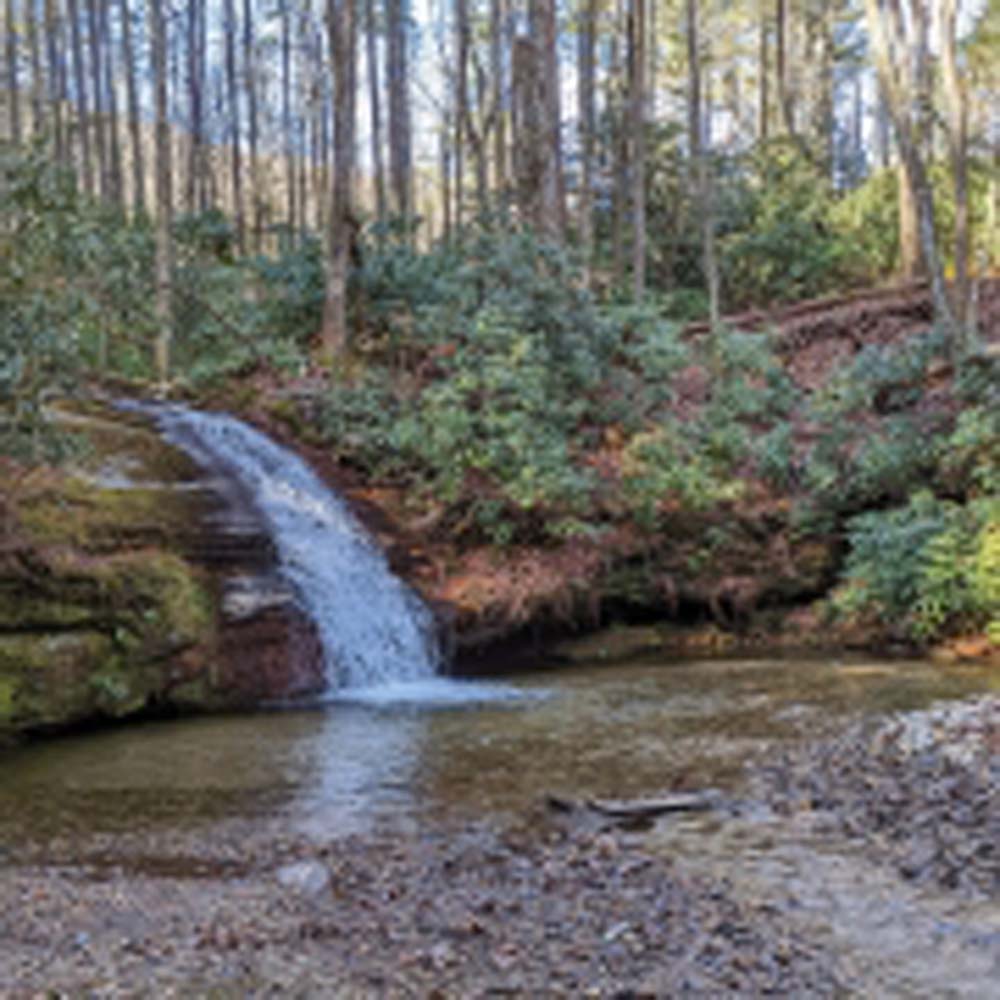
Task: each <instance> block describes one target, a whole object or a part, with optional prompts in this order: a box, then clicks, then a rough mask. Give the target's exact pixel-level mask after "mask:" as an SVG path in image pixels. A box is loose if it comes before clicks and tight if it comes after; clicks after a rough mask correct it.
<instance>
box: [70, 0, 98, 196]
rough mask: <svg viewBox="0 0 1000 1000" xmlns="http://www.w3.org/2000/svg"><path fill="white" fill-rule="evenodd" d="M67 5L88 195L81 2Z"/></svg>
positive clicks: (82, 170)
mask: <svg viewBox="0 0 1000 1000" xmlns="http://www.w3.org/2000/svg"><path fill="white" fill-rule="evenodd" d="M67 4H68V7H67V14H68V17H69V30H70V48H71V50H72V53H73V89H74V95H73V96H74V102H73V103H74V105H75V107H76V132H77V136H78V139H79V161H80V173H81V176H82V178H83V190H84V191H86V192H87V194H94V193H95V186H94V165H93V161H92V159H91V147H90V118H89V110H88V109H89V101H88V97H87V73H86V68H85V66H84V61H83V38H82V35H81V31H80V4H79V0H67Z"/></svg>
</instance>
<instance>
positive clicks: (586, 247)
mask: <svg viewBox="0 0 1000 1000" xmlns="http://www.w3.org/2000/svg"><path fill="white" fill-rule="evenodd" d="M596 32H597V0H581V3H580V10H579V22H578V27H577V43H578V47H577V75H576V78H577V99H578V109H577V113H578V117H579V122H580V124H579V129H580V196H579V198H578V200H577V203H578V206H579V213H580V217H579V222H578V225H579V229H580V256H581V258H582V260H583V275H584V282H585V284H586V285H587V286H588V287H589V285H590V282H591V273H590V271H591V266H592V265H593V257H594V126H595V123H596V114H595V110H594V43H595V37H596Z"/></svg>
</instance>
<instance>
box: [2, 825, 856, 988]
mask: <svg viewBox="0 0 1000 1000" xmlns="http://www.w3.org/2000/svg"><path fill="white" fill-rule="evenodd" d="M189 848H190V849H191V850H192V852H193V853H192V854H189V855H188V859H187V869H188V870H187V871H186V872H184V871H183V870H181V871H179V872H175V873H173V874H171V873H166V872H160V873H156V872H155V871H154V872H142V871H141V870H139V871H135V870H133V871H127V870H122V869H121V868H116V867H115V866H114V865H110V866H109V865H107V864H106V863H105V864H93V863H92V864H91V865H90V866H89V867H88V866H84V867H82V868H79V869H66V868H20V869H7V870H0V891H2V894H3V898H4V900H5V909H4V912H3V914H2V915H0V970H2V971H0V992H2V993H3V995H4V996H8V997H12V998H17V997H34V996H37V995H39V993H41V992H45V993H46V995H56V996H81V995H86V996H89V997H122V996H149V995H154V994H155V995H157V996H178V997H180V996H208V995H211V996H216V997H237V996H239V997H250V996H253V997H258V996H261V997H262V996H277V995H281V996H302V997H306V996H310V997H312V996H316V997H320V996H358V997H361V996H391V997H409V996H441V997H446V996H455V997H458V996H462V997H478V996H521V997H541V996H567V997H579V996H647V997H659V996H689V995H690V996H719V995H722V994H727V995H744V996H757V995H783V996H789V995H800V996H804V995H809V996H836V995H840V994H842V993H843V991H844V987H845V984H844V982H843V981H842V980H841V978H840V977H839V974H838V972H837V970H836V969H835V968H832V967H831V963H830V962H829V960H828V959H827V958H825V957H824V955H823V954H822V950H821V949H820V948H818V947H817V946H815V945H812V944H810V943H809V942H808V941H806V940H804V939H803V937H802V936H801V935H799V934H797V933H796V932H795V930H794V929H793V928H792V927H791V926H790V925H789V923H788V921H786V920H784V919H783V918H782V915H781V914H778V913H775V912H773V911H772V910H771V909H770V908H769V907H767V906H765V905H759V904H758V905H748V904H743V903H739V902H737V901H735V900H734V899H732V898H730V897H729V896H728V895H727V893H726V891H725V889H724V887H722V886H721V885H719V884H718V883H714V882H712V881H711V880H708V879H704V878H699V877H697V876H695V875H691V874H685V873H683V872H681V871H679V870H678V869H676V868H675V867H674V866H673V865H671V864H669V863H665V862H664V861H662V860H660V859H656V858H654V857H652V856H650V855H648V854H646V853H645V852H644V851H643V850H642V849H641V846H639V845H637V844H635V843H631V842H630V841H629V838H628V837H627V836H626V835H623V834H620V833H615V832H606V833H603V834H599V835H594V834H593V833H586V834H582V833H574V832H572V831H566V830H556V829H550V830H547V831H546V832H544V833H542V832H541V831H539V829H538V828H537V827H531V828H528V829H522V830H516V829H507V830H504V831H498V830H496V829H495V828H493V827H491V826H484V825H481V824H475V825H466V826H463V827H461V828H458V829H450V830H441V829H439V830H436V831H434V832H427V833H424V834H420V835H417V834H413V833H411V834H408V835H400V834H399V833H398V832H397V833H395V834H393V835H384V836H376V837H372V836H365V837H363V838H362V837H349V838H347V839H338V840H336V841H333V842H330V843H328V844H323V843H321V842H316V841H315V840H312V841H309V842H304V841H294V840H292V841H289V840H281V841H276V840H271V841H262V840H261V838H260V836H259V833H257V834H254V833H252V832H250V831H247V830H241V829H239V828H238V827H233V828H230V829H229V830H228V832H227V833H224V834H222V835H221V836H220V831H218V830H217V831H215V833H214V835H213V837H212V843H211V846H210V845H209V844H208V843H206V842H204V841H198V842H197V843H193V844H189Z"/></svg>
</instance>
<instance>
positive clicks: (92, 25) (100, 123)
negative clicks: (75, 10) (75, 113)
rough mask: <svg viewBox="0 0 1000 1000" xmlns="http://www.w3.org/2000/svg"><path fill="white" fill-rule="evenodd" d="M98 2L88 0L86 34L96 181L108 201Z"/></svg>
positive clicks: (108, 184)
mask: <svg viewBox="0 0 1000 1000" xmlns="http://www.w3.org/2000/svg"><path fill="white" fill-rule="evenodd" d="M100 23H101V22H100V16H99V14H98V0H88V3H87V32H88V39H89V42H90V73H91V92H92V93H93V96H94V119H93V124H94V146H95V149H96V152H97V179H98V183H99V186H100V194H101V198H102V199H103V200H104V201H107V200H109V195H110V186H111V176H110V170H109V166H108V144H107V121H106V119H105V100H104V97H105V95H104V83H103V80H104V73H103V70H102V68H101V63H102V53H101V32H100Z"/></svg>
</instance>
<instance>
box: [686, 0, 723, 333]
mask: <svg viewBox="0 0 1000 1000" xmlns="http://www.w3.org/2000/svg"><path fill="white" fill-rule="evenodd" d="M685 13H686V20H687V56H688V144H689V146H690V148H691V159H692V164H693V168H694V169H693V179H694V183H693V185H692V186H693V189H694V199H693V200H694V203H695V204H696V205H698V206H699V210H700V214H701V238H702V266H703V268H704V271H705V286H706V290H707V292H708V321H709V326H710V328H711V329H712V330H715V329H716V328H717V327H718V326H719V323H720V321H721V315H722V311H721V308H720V304H719V266H718V262H717V260H716V255H715V206H714V194H713V190H712V188H713V185H712V181H711V175H710V173H709V165H708V151H707V150H706V149H705V143H704V123H703V121H702V86H701V84H702V79H701V60H702V48H701V32H700V25H699V23H698V3H697V0H685Z"/></svg>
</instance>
